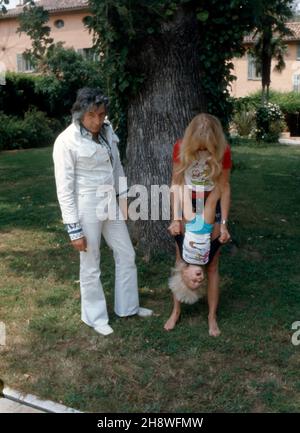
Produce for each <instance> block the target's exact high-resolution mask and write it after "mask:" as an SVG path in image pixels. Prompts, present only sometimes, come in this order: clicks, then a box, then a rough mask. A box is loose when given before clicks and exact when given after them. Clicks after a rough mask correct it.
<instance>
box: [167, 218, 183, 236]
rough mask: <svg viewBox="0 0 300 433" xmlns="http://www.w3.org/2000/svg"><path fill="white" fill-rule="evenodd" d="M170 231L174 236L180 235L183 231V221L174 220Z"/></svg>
mask: <svg viewBox="0 0 300 433" xmlns="http://www.w3.org/2000/svg"><path fill="white" fill-rule="evenodd" d="M168 231H169V232H170V234H171V235H172V236H176V235H180V233H181V222H180V221H172V222H171V224H170V225H169V227H168Z"/></svg>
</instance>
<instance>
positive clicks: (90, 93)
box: [71, 87, 109, 121]
mask: <svg viewBox="0 0 300 433" xmlns="http://www.w3.org/2000/svg"><path fill="white" fill-rule="evenodd" d="M108 103H109V100H108V97H107V96H105V95H104V94H103V93H102V91H101V89H99V88H98V87H96V88H92V87H83V88H82V89H79V90H78V92H77V98H76V101H75V103H74V105H73V107H72V110H71V111H72V115H73V120H75V121H80V120H81V119H82V117H83V115H84V114H85V113H86V112H87V111H92V110H93V109H95V107H96V108H98V107H101V105H104V106H105V109H106V110H107V108H108Z"/></svg>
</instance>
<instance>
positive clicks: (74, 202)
mask: <svg viewBox="0 0 300 433" xmlns="http://www.w3.org/2000/svg"><path fill="white" fill-rule="evenodd" d="M107 105H108V99H107V98H106V97H105V96H104V95H103V94H102V93H101V91H100V90H99V89H92V88H83V89H81V90H79V92H78V95H77V99H76V102H75V104H74V105H73V109H72V113H73V122H72V124H71V125H70V126H69V127H68V128H66V129H65V130H64V131H63V132H62V133H61V134H60V135H59V136H58V137H57V139H56V141H55V144H54V151H53V160H54V166H55V180H56V188H57V196H58V200H59V204H60V208H61V212H62V218H63V222H64V224H65V225H66V227H67V230H68V233H69V235H70V239H71V242H72V244H73V246H74V248H75V249H76V250H78V251H79V252H80V290H81V318H82V320H83V322H84V323H86V324H87V325H89V326H91V327H93V328H94V329H95V331H96V332H98V333H100V334H102V335H108V334H111V333H112V332H113V329H112V328H111V327H110V325H109V324H108V320H109V319H108V314H107V308H106V300H105V296H104V292H103V288H102V285H101V281H100V272H101V271H100V240H101V235H103V236H104V238H105V240H106V242H107V244H108V245H109V247H110V248H111V249H112V250H113V254H114V259H115V270H116V276H115V304H114V309H115V313H116V314H117V315H118V316H120V317H125V316H131V315H134V314H138V315H139V316H142V317H146V316H151V314H152V311H151V310H149V309H147V308H141V307H140V306H139V297H138V285H137V270H136V265H135V252H134V249H133V246H132V243H131V240H130V237H129V234H128V230H127V226H126V223H125V221H124V219H123V218H120V217H118V215H120V213H119V205H120V207H121V203H120V202H121V201H122V200H123V201H124V198H123V199H122V196H123V197H125V198H126V194H127V189H126V188H125V189H124V190H123V189H122V190H120V187H119V184H120V182H119V180H120V178H124V177H125V175H124V171H123V167H122V164H121V162H120V157H119V151H118V147H117V143H118V141H119V140H118V137H117V136H116V134H115V133H114V131H113V129H112V127H111V124H110V123H109V122H108V121H107V120H105V118H106V113H107ZM123 183H124V182H123ZM105 191H106V192H107V194H106V193H105ZM108 197H109V198H110V202H111V203H114V202H115V209H116V210H117V212H116V214H115V215H113V217H112V216H111V215H110V214H108V212H107V203H108V199H107V198H108ZM117 200H118V201H119V205H118V203H117ZM117 214H118V215H117Z"/></svg>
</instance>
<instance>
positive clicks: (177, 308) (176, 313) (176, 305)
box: [164, 295, 181, 331]
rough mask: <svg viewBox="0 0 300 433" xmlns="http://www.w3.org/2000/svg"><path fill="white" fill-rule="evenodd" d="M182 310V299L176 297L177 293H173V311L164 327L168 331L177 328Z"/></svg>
mask: <svg viewBox="0 0 300 433" xmlns="http://www.w3.org/2000/svg"><path fill="white" fill-rule="evenodd" d="M180 312H181V305H180V301H178V300H177V299H176V297H175V295H173V311H172V313H171V316H170V317H169V319H168V320H167V321H166V323H165V326H164V329H165V330H166V331H171V330H172V329H174V328H175V326H176V323H177V321H178V320H179V317H180Z"/></svg>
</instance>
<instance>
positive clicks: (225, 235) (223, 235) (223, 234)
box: [219, 225, 230, 244]
mask: <svg viewBox="0 0 300 433" xmlns="http://www.w3.org/2000/svg"><path fill="white" fill-rule="evenodd" d="M229 240H230V234H229V231H228V229H227V227H226V226H222V225H221V235H220V238H219V241H220V242H221V243H222V244H226V242H228V241H229Z"/></svg>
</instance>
